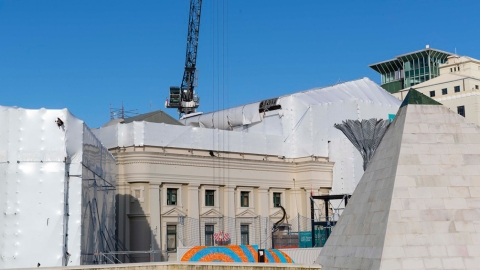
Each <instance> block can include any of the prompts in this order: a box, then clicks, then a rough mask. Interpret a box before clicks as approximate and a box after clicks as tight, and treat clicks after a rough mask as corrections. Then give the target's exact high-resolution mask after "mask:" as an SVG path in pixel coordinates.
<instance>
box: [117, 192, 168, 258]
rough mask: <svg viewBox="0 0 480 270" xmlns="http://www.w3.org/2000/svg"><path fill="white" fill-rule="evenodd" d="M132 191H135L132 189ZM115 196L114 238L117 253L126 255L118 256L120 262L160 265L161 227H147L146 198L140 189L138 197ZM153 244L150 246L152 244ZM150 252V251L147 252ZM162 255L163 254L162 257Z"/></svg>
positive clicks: (148, 217) (148, 221) (148, 224)
mask: <svg viewBox="0 0 480 270" xmlns="http://www.w3.org/2000/svg"><path fill="white" fill-rule="evenodd" d="M134 192H136V190H134ZM133 195H134V196H132V195H127V194H117V195H116V209H115V216H116V218H115V219H116V225H117V226H116V233H115V235H116V238H117V250H118V251H129V252H131V253H130V254H125V255H118V256H117V258H118V259H119V260H120V261H121V262H123V263H135V262H151V261H153V262H160V261H165V260H167V258H166V256H162V253H161V252H160V243H159V242H158V241H157V239H161V238H160V237H158V236H161V228H157V227H155V228H152V227H151V226H150V214H148V209H145V210H147V211H144V207H145V205H146V204H145V202H146V198H145V197H146V196H145V194H143V191H142V190H140V191H139V192H138V194H133ZM151 243H153V246H152V244H151ZM151 251H154V252H151ZM164 255H165V254H164Z"/></svg>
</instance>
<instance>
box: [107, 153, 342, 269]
mask: <svg viewBox="0 0 480 270" xmlns="http://www.w3.org/2000/svg"><path fill="white" fill-rule="evenodd" d="M110 151H111V152H112V154H113V155H114V156H115V158H116V159H117V165H118V172H119V173H118V182H117V188H118V192H117V193H118V196H117V201H118V214H117V219H118V225H117V226H118V229H117V230H118V236H119V239H120V240H121V241H122V242H123V243H124V245H125V246H126V247H127V248H128V249H129V250H132V251H134V250H138V251H140V250H142V251H146V250H150V248H151V246H150V244H151V242H152V241H151V238H152V234H153V239H154V241H153V244H154V249H155V250H158V249H162V250H167V237H168V233H169V232H168V231H167V226H171V227H169V228H171V229H172V228H176V229H177V231H176V234H177V235H176V238H179V234H180V233H182V232H180V231H179V227H176V226H177V225H179V223H181V222H182V219H183V218H185V217H188V218H190V219H196V220H200V221H201V220H202V219H208V222H207V223H205V222H204V223H205V224H207V225H209V224H211V225H214V230H215V232H218V231H219V228H221V227H222V225H223V224H219V223H218V222H224V221H223V219H220V218H225V217H229V218H242V217H249V218H254V217H258V216H259V217H269V218H270V219H271V220H273V221H276V220H279V219H280V218H281V216H282V212H281V210H280V208H278V207H275V206H274V204H273V203H274V199H273V196H274V193H279V194H280V204H281V205H282V206H284V207H285V209H286V212H287V216H288V217H290V218H291V217H295V216H296V215H297V214H300V215H302V216H305V217H308V216H309V212H310V201H309V197H310V194H311V192H312V191H313V192H315V194H328V192H329V190H330V189H331V186H332V169H333V163H332V162H329V161H328V159H327V158H324V157H315V156H311V157H306V158H298V159H284V158H283V157H278V156H269V155H253V154H242V153H231V152H230V153H226V152H215V156H211V155H210V153H209V151H205V150H196V149H190V150H187V149H179V148H165V147H155V146H142V147H138V146H131V147H118V148H113V149H110ZM169 189H170V190H176V192H177V198H176V203H175V204H173V203H171V202H168V201H167V199H168V194H167V192H168V191H169ZM206 191H213V194H214V198H213V205H211V206H209V205H208V204H207V202H206ZM242 192H248V203H246V204H244V205H243V206H242V204H241V193H242ZM244 194H245V193H244ZM215 218H217V219H218V221H214V220H215ZM216 222H217V223H216ZM204 223H202V222H200V223H199V225H198V226H204V225H203V224H204ZM244 224H245V223H238V224H237V225H238V227H239V226H240V225H244ZM247 224H248V223H247ZM172 226H173V227H172ZM217 227H218V228H217ZM239 230H240V228H235V231H236V232H232V231H231V229H230V231H229V233H230V234H231V238H232V240H231V242H237V243H240V237H239V235H240V233H239ZM199 231H200V232H202V233H201V235H200V239H199V240H200V241H199V242H200V243H196V244H200V245H205V244H206V243H205V235H204V234H203V232H204V228H199ZM263 234H264V235H263V239H267V238H268V231H267V232H265V233H263ZM234 238H235V239H234ZM254 240H255V239H254V238H253V237H251V241H250V244H257V245H260V244H261V243H258V242H253V241H254ZM264 244H265V243H264ZM181 245H182V243H181V241H179V240H176V245H175V246H181ZM170 247H171V246H170ZM169 256H170V260H173V259H175V250H174V249H173V250H171V252H170V253H169ZM134 257H135V258H136V260H137V261H148V259H149V258H148V254H144V255H135V256H134Z"/></svg>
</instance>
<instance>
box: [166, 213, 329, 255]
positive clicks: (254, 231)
mask: <svg viewBox="0 0 480 270" xmlns="http://www.w3.org/2000/svg"><path fill="white" fill-rule="evenodd" d="M276 221H277V220H272V219H270V218H269V217H262V216H256V217H235V218H233V217H214V218H211V217H209V218H200V219H195V218H191V217H185V216H179V217H178V225H177V239H176V242H177V245H178V247H192V246H213V245H258V247H259V248H260V249H267V248H276V249H279V248H311V247H313V246H312V235H313V234H312V220H311V219H310V218H308V217H304V216H301V215H299V214H298V215H297V216H295V217H294V218H291V219H287V220H285V222H283V223H282V224H280V225H279V226H278V230H276V231H275V232H273V230H272V229H273V227H274V224H275V222H276ZM331 229H332V227H328V228H326V227H319V226H315V234H314V237H315V238H317V239H316V241H315V243H317V246H316V247H319V246H323V244H324V243H325V241H326V238H327V237H328V235H329V232H330V231H331ZM272 237H273V239H272ZM272 240H273V241H272ZM272 244H273V247H272ZM167 245H168V244H167Z"/></svg>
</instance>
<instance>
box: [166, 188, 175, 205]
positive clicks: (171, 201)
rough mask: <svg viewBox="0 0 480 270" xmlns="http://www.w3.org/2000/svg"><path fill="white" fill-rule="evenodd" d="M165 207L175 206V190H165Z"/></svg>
mask: <svg viewBox="0 0 480 270" xmlns="http://www.w3.org/2000/svg"><path fill="white" fill-rule="evenodd" d="M167 205H177V189H176V188H167Z"/></svg>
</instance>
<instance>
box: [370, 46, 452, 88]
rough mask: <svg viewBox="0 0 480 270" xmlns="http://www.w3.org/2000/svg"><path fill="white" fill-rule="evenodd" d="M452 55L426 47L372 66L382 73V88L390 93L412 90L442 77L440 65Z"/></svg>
mask: <svg viewBox="0 0 480 270" xmlns="http://www.w3.org/2000/svg"><path fill="white" fill-rule="evenodd" d="M450 55H452V54H451V53H449V52H445V51H440V50H437V49H433V48H430V46H428V45H427V46H426V48H425V49H423V50H420V51H415V52H410V53H406V54H402V55H399V56H397V57H395V58H394V59H391V60H386V61H382V62H378V63H375V64H371V65H370V67H371V68H372V69H373V70H375V71H377V72H378V73H380V75H381V86H382V88H383V89H385V90H387V91H388V92H390V93H392V94H393V93H396V92H398V91H400V90H402V89H405V88H410V87H412V86H414V85H417V84H419V83H422V82H425V81H428V80H431V79H433V78H435V77H438V76H439V75H440V70H439V69H440V65H441V64H444V63H445V62H446V61H447V57H448V56H450Z"/></svg>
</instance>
